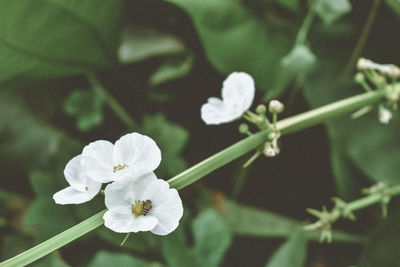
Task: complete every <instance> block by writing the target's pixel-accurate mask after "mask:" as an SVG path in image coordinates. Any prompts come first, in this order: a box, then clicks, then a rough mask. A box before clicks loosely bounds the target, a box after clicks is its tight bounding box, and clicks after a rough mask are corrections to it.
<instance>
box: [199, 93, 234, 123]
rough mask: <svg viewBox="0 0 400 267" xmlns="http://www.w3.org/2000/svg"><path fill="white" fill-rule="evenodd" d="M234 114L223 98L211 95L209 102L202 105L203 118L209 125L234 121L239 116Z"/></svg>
mask: <svg viewBox="0 0 400 267" xmlns="http://www.w3.org/2000/svg"><path fill="white" fill-rule="evenodd" d="M240 116H241V114H239V116H237V115H236V114H232V113H231V111H230V110H229V109H228V108H227V107H226V106H225V104H224V102H222V100H221V99H219V98H216V97H210V98H209V99H208V102H207V103H205V104H203V105H202V106H201V119H202V120H203V121H204V122H205V123H206V124H208V125H210V124H216V125H217V124H221V123H227V122H231V121H234V120H235V119H237V118H238V117H240Z"/></svg>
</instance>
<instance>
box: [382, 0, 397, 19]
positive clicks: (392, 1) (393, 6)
mask: <svg viewBox="0 0 400 267" xmlns="http://www.w3.org/2000/svg"><path fill="white" fill-rule="evenodd" d="M385 2H386V4H387V5H388V6H389V7H390V8H391V9H392V10H393V11H394V12H395V13H396V14H397V16H398V17H399V18H400V2H399V1H398V0H385Z"/></svg>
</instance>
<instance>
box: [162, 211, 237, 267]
mask: <svg viewBox="0 0 400 267" xmlns="http://www.w3.org/2000/svg"><path fill="white" fill-rule="evenodd" d="M192 232H193V237H194V246H193V247H192V248H188V247H187V244H186V240H185V235H184V231H183V228H182V227H178V229H176V230H175V231H174V233H172V234H171V235H169V236H167V237H166V238H165V239H164V240H163V243H162V251H163V255H164V258H165V260H166V261H167V263H168V265H169V266H176V267H181V266H182V267H184V266H192V267H201V266H210V267H214V266H215V267H216V266H219V264H220V263H221V261H222V259H223V257H224V255H225V252H226V250H227V249H228V248H229V246H230V245H231V243H232V236H231V233H230V231H229V229H228V228H227V227H226V225H225V223H224V221H223V220H222V218H221V217H220V216H219V215H218V214H216V213H215V211H213V210H210V209H209V210H205V211H203V212H201V213H200V214H199V215H198V216H197V217H196V218H195V219H194V221H193V224H192Z"/></svg>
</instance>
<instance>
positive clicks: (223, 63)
mask: <svg viewBox="0 0 400 267" xmlns="http://www.w3.org/2000/svg"><path fill="white" fill-rule="evenodd" d="M167 1H168V2H171V3H173V4H176V5H178V6H179V7H181V8H183V9H184V10H185V11H186V12H187V13H188V14H189V16H190V17H191V18H192V21H193V23H194V26H195V27H196V29H197V32H198V34H199V37H200V40H201V42H202V44H203V47H204V50H205V53H206V55H207V58H208V60H209V61H210V62H211V64H212V65H213V66H214V67H215V68H216V69H217V70H218V71H220V72H222V73H224V74H229V73H231V72H233V71H244V72H247V73H249V74H251V75H252V76H253V77H254V79H255V81H256V83H257V84H258V85H260V87H262V88H264V89H268V90H273V88H274V86H273V85H274V82H275V81H274V77H275V76H276V74H277V73H278V71H279V70H278V69H277V68H276V66H277V65H278V63H279V60H280V59H281V58H282V57H283V56H284V55H285V54H287V53H288V51H289V50H290V46H291V40H290V37H289V36H288V33H285V31H286V30H287V29H282V28H279V29H277V27H276V26H275V25H273V23H269V24H268V25H266V24H265V23H264V22H262V21H261V20H259V19H258V18H257V17H256V16H255V15H254V14H252V13H251V12H250V11H249V10H247V9H246V8H245V7H244V6H242V5H241V4H240V2H239V1H238V0H167ZM279 93H281V92H277V91H275V95H277V94H279Z"/></svg>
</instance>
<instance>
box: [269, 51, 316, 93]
mask: <svg viewBox="0 0 400 267" xmlns="http://www.w3.org/2000/svg"><path fill="white" fill-rule="evenodd" d="M316 61H317V58H316V56H315V55H314V54H313V53H312V52H311V50H310V49H309V48H308V47H307V46H306V45H303V44H298V45H296V46H295V47H294V48H293V49H292V50H291V51H290V52H289V54H287V55H286V56H285V57H283V58H282V59H281V60H280V62H279V68H278V69H279V70H280V71H279V72H278V74H277V77H276V79H277V82H276V87H275V89H274V91H272V92H270V91H267V95H266V97H267V98H272V97H270V94H271V93H272V95H273V94H274V93H275V91H278V92H280V91H282V90H283V89H284V88H285V87H286V86H287V85H288V84H289V83H290V82H291V81H292V80H293V79H296V78H299V79H304V78H305V76H306V75H307V74H308V73H309V72H310V71H311V70H312V68H313V67H314V66H315V64H316Z"/></svg>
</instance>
